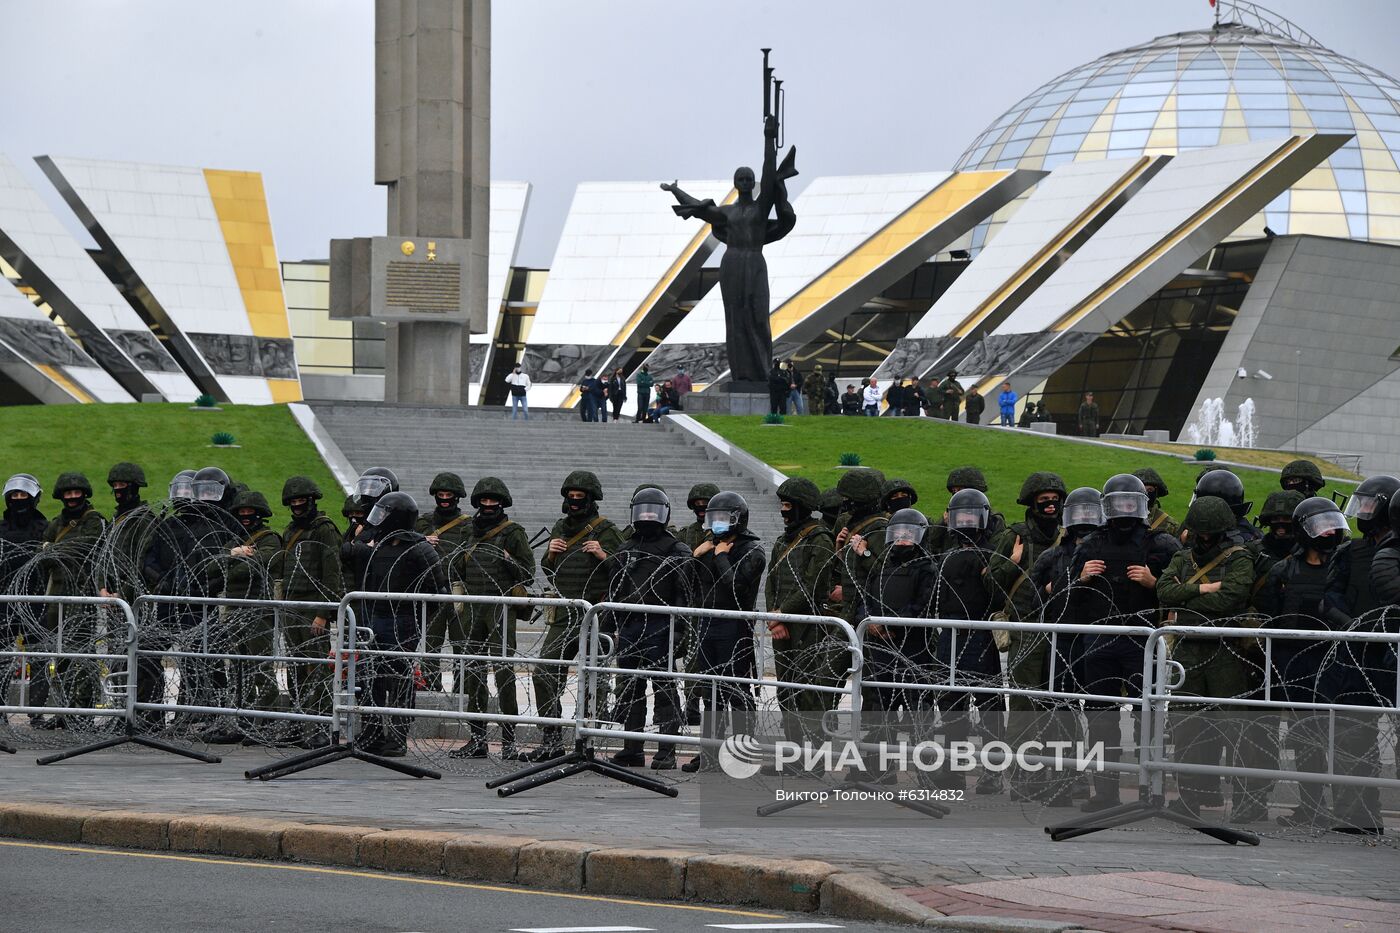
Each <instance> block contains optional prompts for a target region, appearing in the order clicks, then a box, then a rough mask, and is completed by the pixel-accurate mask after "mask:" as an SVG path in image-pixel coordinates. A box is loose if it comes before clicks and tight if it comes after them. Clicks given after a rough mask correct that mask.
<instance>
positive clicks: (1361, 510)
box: [1346, 494, 1381, 519]
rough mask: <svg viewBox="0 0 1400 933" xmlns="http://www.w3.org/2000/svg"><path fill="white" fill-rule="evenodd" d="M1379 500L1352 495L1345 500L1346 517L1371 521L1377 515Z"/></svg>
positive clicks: (1377, 497) (1374, 497) (1373, 497)
mask: <svg viewBox="0 0 1400 933" xmlns="http://www.w3.org/2000/svg"><path fill="white" fill-rule="evenodd" d="M1380 508H1381V500H1380V497H1379V496H1367V495H1359V494H1358V495H1354V496H1352V497H1351V498H1350V499H1348V500H1347V509H1346V517H1347V518H1361V519H1371V518H1375V517H1376V515H1377V514H1379V512H1380Z"/></svg>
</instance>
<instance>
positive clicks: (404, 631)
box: [349, 492, 448, 758]
mask: <svg viewBox="0 0 1400 933" xmlns="http://www.w3.org/2000/svg"><path fill="white" fill-rule="evenodd" d="M365 521H366V523H367V526H368V527H369V528H372V529H373V530H374V544H373V546H371V545H368V544H364V543H362V542H358V541H357V542H353V543H352V544H350V545H349V556H350V563H351V566H352V567H353V568H354V572H355V580H356V583H357V586H358V588H359V589H361V590H366V591H369V592H374V593H437V594H445V593H447V592H448V586H447V574H446V572H445V571H444V570H443V567H442V559H441V558H440V557H439V555H438V552H437V549H436V548H434V547H433V546H432V545H431V544H429V543H428V539H427V538H426V537H424V536H423V535H422V534H420V533H419V532H416V531H414V530H413V526H414V524H415V523H416V522H417V521H418V503H417V502H415V501H414V499H413V497H412V496H410V495H409V494H408V493H406V492H391V493H387V494H386V495H384V496H383V497H382V498H380V499H379V501H378V502H376V503H375V504H374V508H372V509H370V512H369V516H368V517H367V518H366V520H365ZM367 603H368V612H369V626H370V628H371V629H373V630H374V642H373V645H372V650H375V651H412V650H414V648H415V646H416V645H417V644H418V619H419V614H420V610H419V603H417V602H416V601H413V600H390V599H375V600H367ZM369 669H370V675H369V698H370V705H371V706H377V707H390V708H399V709H412V708H413V706H414V700H415V697H414V692H413V658H411V657H383V656H371V658H370V661H369ZM364 720H365V725H366V728H365V731H364V733H363V734H361V735H360V736H359V738H358V744H359V745H360V747H361V748H363V749H364V750H365V751H367V752H369V753H370V754H372V755H382V756H384V757H386V758H402V757H403V756H404V754H405V753H406V752H407V745H408V730H409V726H410V725H411V723H412V719H410V718H409V717H407V716H379V715H372V716H365V717H364Z"/></svg>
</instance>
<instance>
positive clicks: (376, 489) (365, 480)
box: [355, 476, 389, 499]
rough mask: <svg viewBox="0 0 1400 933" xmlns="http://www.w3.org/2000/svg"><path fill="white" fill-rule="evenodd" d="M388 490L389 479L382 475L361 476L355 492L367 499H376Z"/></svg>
mask: <svg viewBox="0 0 1400 933" xmlns="http://www.w3.org/2000/svg"><path fill="white" fill-rule="evenodd" d="M388 491H389V481H388V480H387V479H385V478H384V477H382V476H361V477H360V481H359V482H357V483H356V484H355V493H356V494H357V495H359V496H362V497H364V498H368V499H378V498H379V497H380V496H382V495H384V494H385V493H386V492H388Z"/></svg>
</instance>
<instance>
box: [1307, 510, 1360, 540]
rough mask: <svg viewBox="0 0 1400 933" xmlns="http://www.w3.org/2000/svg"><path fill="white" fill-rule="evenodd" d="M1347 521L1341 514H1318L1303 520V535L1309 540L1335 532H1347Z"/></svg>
mask: <svg viewBox="0 0 1400 933" xmlns="http://www.w3.org/2000/svg"><path fill="white" fill-rule="evenodd" d="M1348 530H1349V529H1348V527H1347V520H1346V518H1345V516H1343V515H1342V513H1341V512H1318V513H1317V514H1316V515H1309V516H1308V517H1307V518H1305V519H1303V534H1305V535H1307V536H1308V537H1309V538H1321V537H1322V536H1323V535H1330V534H1332V533H1333V532H1335V531H1341V532H1346V531H1348Z"/></svg>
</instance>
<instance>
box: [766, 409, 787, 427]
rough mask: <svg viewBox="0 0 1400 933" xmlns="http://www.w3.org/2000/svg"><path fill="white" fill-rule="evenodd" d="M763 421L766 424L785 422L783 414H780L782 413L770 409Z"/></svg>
mask: <svg viewBox="0 0 1400 933" xmlns="http://www.w3.org/2000/svg"><path fill="white" fill-rule="evenodd" d="M763 423H764V424H782V423H783V416H782V415H780V414H778V413H777V412H776V411H770V412H769V413H768V414H766V415H764V416H763Z"/></svg>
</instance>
